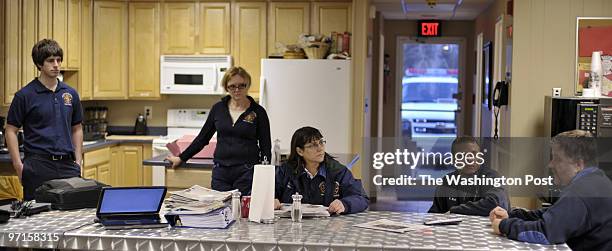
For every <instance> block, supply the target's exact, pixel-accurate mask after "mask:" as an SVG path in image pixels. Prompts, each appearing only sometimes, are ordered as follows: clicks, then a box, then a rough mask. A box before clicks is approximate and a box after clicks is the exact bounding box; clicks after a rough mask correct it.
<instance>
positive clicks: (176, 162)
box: [164, 156, 183, 168]
mask: <svg viewBox="0 0 612 251" xmlns="http://www.w3.org/2000/svg"><path fill="white" fill-rule="evenodd" d="M164 160H167V161H170V163H172V168H176V167H178V166H180V165H181V163H183V161H182V160H181V158H179V157H176V156H168V157H166V158H165V159H164Z"/></svg>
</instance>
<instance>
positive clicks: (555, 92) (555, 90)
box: [552, 88, 561, 97]
mask: <svg viewBox="0 0 612 251" xmlns="http://www.w3.org/2000/svg"><path fill="white" fill-rule="evenodd" d="M552 96H553V97H561V88H552Z"/></svg>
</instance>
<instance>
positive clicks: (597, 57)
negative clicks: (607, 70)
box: [589, 51, 603, 97]
mask: <svg viewBox="0 0 612 251" xmlns="http://www.w3.org/2000/svg"><path fill="white" fill-rule="evenodd" d="M602 74H603V71H602V67H601V51H594V52H593V54H592V55H591V86H589V88H590V89H593V91H594V93H593V95H594V96H593V97H599V96H601V86H602V84H601V77H602Z"/></svg>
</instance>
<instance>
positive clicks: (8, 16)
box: [0, 0, 22, 105]
mask: <svg viewBox="0 0 612 251" xmlns="http://www.w3.org/2000/svg"><path fill="white" fill-rule="evenodd" d="M0 4H4V8H5V10H6V11H5V12H4V15H5V16H4V18H3V21H4V22H5V23H4V33H3V35H4V34H10V35H7V36H6V39H5V40H4V53H5V54H4V56H5V57H4V58H3V60H4V62H3V65H2V66H1V67H4V85H3V87H2V88H3V94H4V95H3V102H2V103H3V104H4V105H10V104H11V102H12V101H13V97H14V96H15V93H16V92H17V91H18V90H19V88H20V87H21V85H22V82H21V81H22V80H21V67H22V64H21V62H22V57H21V47H22V44H21V40H20V39H19V35H17V34H21V14H22V13H21V11H20V5H21V0H15V1H4V2H3V3H0Z"/></svg>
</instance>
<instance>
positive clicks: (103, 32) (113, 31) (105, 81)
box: [93, 1, 128, 99]
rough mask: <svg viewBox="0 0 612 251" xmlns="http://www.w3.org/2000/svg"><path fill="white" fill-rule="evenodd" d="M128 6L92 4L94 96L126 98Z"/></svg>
mask: <svg viewBox="0 0 612 251" xmlns="http://www.w3.org/2000/svg"><path fill="white" fill-rule="evenodd" d="M127 11H128V8H127V3H126V2H110V1H94V25H93V30H94V31H95V32H94V36H93V60H94V61H93V74H94V75H93V87H94V88H93V89H94V92H93V97H94V99H126V98H127V81H128V79H127V78H128V77H127V76H128V75H127V70H128V67H127V59H128V57H127V53H128V51H127V48H128V44H127V40H128V39H127V38H128V34H127V33H128V32H127V30H128V29H127V28H128V23H127V17H128V16H127V15H128V14H127Z"/></svg>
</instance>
